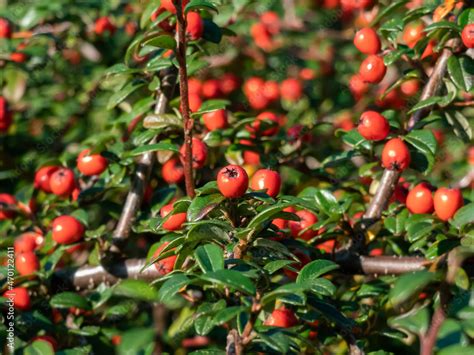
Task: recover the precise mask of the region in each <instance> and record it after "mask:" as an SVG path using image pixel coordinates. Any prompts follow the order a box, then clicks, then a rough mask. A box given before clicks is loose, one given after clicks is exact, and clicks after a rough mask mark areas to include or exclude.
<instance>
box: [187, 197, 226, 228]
mask: <svg viewBox="0 0 474 355" xmlns="http://www.w3.org/2000/svg"><path fill="white" fill-rule="evenodd" d="M224 199H225V197H224V196H222V195H221V194H220V193H218V194H212V195H201V196H197V197H195V198H194V200H193V201H192V202H191V205H190V206H189V208H188V221H189V222H194V221H199V220H201V219H203V218H204V217H206V215H207V214H208V213H209V212H211V211H212V210H213V209H214V208H216V207H217V206H218V205H219V204H220V203H221V202H222V201H224Z"/></svg>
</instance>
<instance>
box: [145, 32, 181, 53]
mask: <svg viewBox="0 0 474 355" xmlns="http://www.w3.org/2000/svg"><path fill="white" fill-rule="evenodd" d="M142 46H153V47H158V48H164V49H174V48H176V41H175V39H174V38H173V36H171V35H167V34H160V35H158V36H156V37H153V38H150V39H147V40H146V41H144V42H143V43H142Z"/></svg>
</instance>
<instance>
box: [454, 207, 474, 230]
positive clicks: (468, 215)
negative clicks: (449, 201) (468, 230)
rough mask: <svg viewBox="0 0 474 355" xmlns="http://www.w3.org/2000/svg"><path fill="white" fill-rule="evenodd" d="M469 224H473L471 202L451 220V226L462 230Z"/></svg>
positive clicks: (473, 209) (473, 211)
mask: <svg viewBox="0 0 474 355" xmlns="http://www.w3.org/2000/svg"><path fill="white" fill-rule="evenodd" d="M471 223H474V203H473V202H471V203H469V204H467V205H466V206H463V207H461V208H460V209H459V210H458V211H457V212H456V214H455V215H454V217H453V219H452V220H451V224H452V225H454V226H455V227H456V228H462V227H464V226H466V225H468V224H471Z"/></svg>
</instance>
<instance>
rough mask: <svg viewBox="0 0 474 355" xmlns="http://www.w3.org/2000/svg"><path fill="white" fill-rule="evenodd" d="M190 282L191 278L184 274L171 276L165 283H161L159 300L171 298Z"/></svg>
mask: <svg viewBox="0 0 474 355" xmlns="http://www.w3.org/2000/svg"><path fill="white" fill-rule="evenodd" d="M190 282H191V279H189V278H188V277H187V276H186V275H184V274H176V275H173V276H171V277H170V278H169V279H168V280H166V281H165V282H164V283H163V285H161V287H160V290H159V291H158V299H159V301H160V302H165V301H167V300H169V299H171V298H172V297H173V296H174V295H175V294H176V293H178V291H179V290H180V289H181V288H183V287H184V286H186V285H188V284H189V283H190Z"/></svg>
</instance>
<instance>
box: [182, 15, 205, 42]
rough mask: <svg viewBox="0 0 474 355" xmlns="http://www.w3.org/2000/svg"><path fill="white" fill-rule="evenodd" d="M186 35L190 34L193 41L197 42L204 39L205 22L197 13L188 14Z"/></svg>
mask: <svg viewBox="0 0 474 355" xmlns="http://www.w3.org/2000/svg"><path fill="white" fill-rule="evenodd" d="M186 22H187V26H186V33H188V34H189V36H190V37H191V39H192V40H197V39H199V38H201V37H202V33H203V32H204V21H203V20H202V18H201V16H200V15H199V14H198V13H197V12H188V14H187V15H186Z"/></svg>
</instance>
